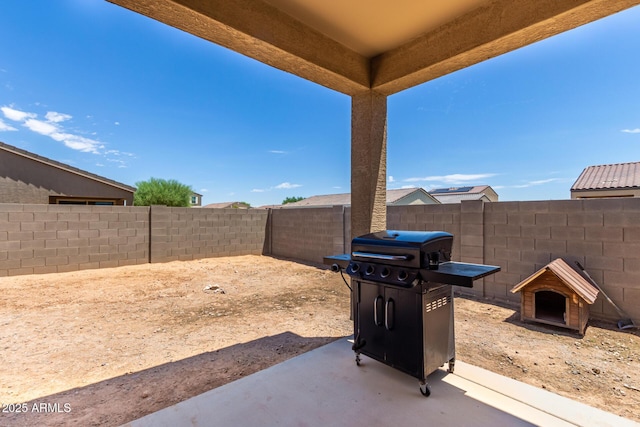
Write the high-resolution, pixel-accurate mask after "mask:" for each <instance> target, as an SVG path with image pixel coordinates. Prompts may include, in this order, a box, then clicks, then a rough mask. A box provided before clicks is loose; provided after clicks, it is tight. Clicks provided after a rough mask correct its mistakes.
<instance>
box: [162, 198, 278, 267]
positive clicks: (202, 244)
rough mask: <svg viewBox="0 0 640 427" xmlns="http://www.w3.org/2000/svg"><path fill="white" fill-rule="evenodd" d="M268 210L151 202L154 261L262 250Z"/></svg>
mask: <svg viewBox="0 0 640 427" xmlns="http://www.w3.org/2000/svg"><path fill="white" fill-rule="evenodd" d="M268 214H269V212H268V211H267V210H266V209H201V208H198V209H196V208H170V207H166V206H151V215H150V218H151V262H152V263H155V262H167V261H177V260H180V261H184V260H191V259H199V258H211V257H217V256H233V255H249V254H262V253H263V246H264V241H265V230H266V225H267V217H268Z"/></svg>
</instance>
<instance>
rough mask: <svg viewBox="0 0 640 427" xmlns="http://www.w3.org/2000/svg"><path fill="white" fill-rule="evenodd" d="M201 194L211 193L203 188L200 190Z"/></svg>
mask: <svg viewBox="0 0 640 427" xmlns="http://www.w3.org/2000/svg"><path fill="white" fill-rule="evenodd" d="M200 192H201V193H208V192H209V190H208V189H206V188H201V189H200Z"/></svg>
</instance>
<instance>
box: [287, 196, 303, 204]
mask: <svg viewBox="0 0 640 427" xmlns="http://www.w3.org/2000/svg"><path fill="white" fill-rule="evenodd" d="M300 200H304V197H287V198H286V199H284V200H283V201H282V204H283V205H286V204H287V203H295V202H299V201H300Z"/></svg>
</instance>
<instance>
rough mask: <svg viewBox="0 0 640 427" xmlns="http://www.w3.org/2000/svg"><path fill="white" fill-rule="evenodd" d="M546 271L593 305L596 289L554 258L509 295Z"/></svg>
mask: <svg viewBox="0 0 640 427" xmlns="http://www.w3.org/2000/svg"><path fill="white" fill-rule="evenodd" d="M546 271H551V272H552V273H553V274H555V275H556V277H558V279H560V280H561V281H562V283H564V284H565V285H566V286H567V287H569V288H570V289H572V290H573V291H574V292H575V293H577V294H578V295H579V296H580V297H581V298H582V299H584V300H585V301H586V302H587V303H589V304H593V303H594V302H595V301H596V297H597V296H598V292H599V291H598V289H597V288H596V287H595V286H593V285H592V284H591V283H590V282H589V281H588V280H587V279H585V278H584V277H582V275H581V274H580V273H578V272H577V271H576V270H575V269H574V268H573V267H571V266H570V265H569V264H567V262H566V261H565V260H563V259H562V258H556V259H555V260H553V261H551V262H550V263H549V264H547V265H545V266H544V267H542V268H541V269H540V270H538V271H536V272H535V273H533V274H532V275H531V276H529V277H527V278H526V279H524V280H523V281H522V282H520V283H518V284H517V285H516V286H514V287H513V288H512V289H511V293H514V294H515V293H516V292H518V291H520V290H521V289H522V288H524V287H525V286H527V285H528V284H529V283H531V282H533V281H534V280H535V279H536V278H537V277H539V276H540V275H541V274H542V273H544V272H546Z"/></svg>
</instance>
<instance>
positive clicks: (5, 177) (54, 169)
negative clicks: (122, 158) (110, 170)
mask: <svg viewBox="0 0 640 427" xmlns="http://www.w3.org/2000/svg"><path fill="white" fill-rule="evenodd" d="M135 191H136V189H135V188H134V187H130V186H128V185H126V184H122V183H120V182H116V181H113V180H111V179H109V178H105V177H102V176H99V175H95V174H93V173H91V172H87V171H83V170H81V169H78V168H75V167H73V166H69V165H66V164H64V163H60V162H57V161H55V160H51V159H47V158H46V157H42V156H39V155H37V154H34V153H30V152H28V151H25V150H22V149H20V148H17V147H13V146H11V145H8V144H4V143H2V142H0V203H25V204H61V205H62V204H66V205H133V193H135Z"/></svg>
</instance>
